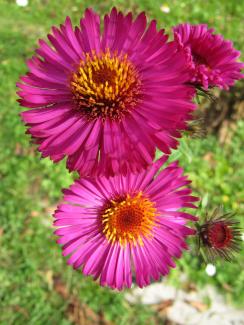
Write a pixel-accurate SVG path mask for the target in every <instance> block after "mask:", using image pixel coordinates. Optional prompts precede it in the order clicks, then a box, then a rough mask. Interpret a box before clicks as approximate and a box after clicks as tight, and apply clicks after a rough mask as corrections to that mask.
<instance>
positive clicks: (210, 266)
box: [205, 263, 216, 276]
mask: <svg viewBox="0 0 244 325" xmlns="http://www.w3.org/2000/svg"><path fill="white" fill-rule="evenodd" d="M205 271H206V273H207V275H208V276H214V275H215V274H216V266H215V265H213V264H210V263H209V264H207V266H206V269H205Z"/></svg>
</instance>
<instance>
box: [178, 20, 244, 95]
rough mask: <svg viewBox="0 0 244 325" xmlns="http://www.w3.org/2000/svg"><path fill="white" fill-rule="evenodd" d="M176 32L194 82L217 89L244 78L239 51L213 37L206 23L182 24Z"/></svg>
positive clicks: (218, 37)
mask: <svg viewBox="0 0 244 325" xmlns="http://www.w3.org/2000/svg"><path fill="white" fill-rule="evenodd" d="M173 31H174V40H175V42H176V43H177V44H178V46H179V49H183V51H184V52H185V55H186V58H187V61H188V69H189V71H191V72H192V78H191V79H190V80H189V81H190V82H191V83H194V84H195V85H197V86H200V87H203V88H204V89H208V88H209V87H214V86H216V87H219V88H224V89H228V88H229V86H232V85H233V84H234V82H235V81H236V80H239V79H241V78H243V74H242V73H241V69H242V68H243V67H244V64H243V63H241V62H238V61H237V59H238V57H239V56H240V52H239V51H237V50H235V49H234V48H233V44H232V42H231V41H226V40H224V39H223V36H222V35H215V34H213V32H214V30H213V29H212V28H211V29H209V28H208V26H207V25H205V24H199V25H190V24H181V25H178V26H176V27H174V28H173Z"/></svg>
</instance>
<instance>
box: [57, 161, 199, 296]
mask: <svg viewBox="0 0 244 325" xmlns="http://www.w3.org/2000/svg"><path fill="white" fill-rule="evenodd" d="M165 160H166V158H164V157H163V158H161V159H160V160H158V161H157V162H156V163H154V164H153V165H152V166H150V168H148V169H147V170H144V171H143V172H141V173H138V174H132V173H131V174H128V175H127V176H122V175H119V176H115V177H110V178H106V177H104V176H100V177H98V178H94V179H92V178H81V179H79V180H77V181H76V182H75V183H74V184H73V185H72V186H71V187H70V188H69V189H68V190H64V201H65V202H63V203H62V204H60V205H59V206H58V209H57V210H56V211H55V215H54V217H55V219H56V220H55V222H54V225H55V226H56V227H58V228H59V229H57V230H56V231H55V234H56V235H58V236H59V237H60V238H59V239H58V243H59V244H61V245H63V255H64V256H67V255H71V256H70V258H69V260H68V264H71V265H73V268H74V269H78V268H81V270H82V273H83V274H84V275H91V276H92V277H93V278H94V279H98V278H100V284H101V285H103V286H105V285H107V286H109V287H111V288H117V289H119V290H121V289H123V288H124V287H131V285H132V276H133V274H135V279H136V283H137V284H138V285H139V286H140V287H144V286H146V285H148V284H149V283H150V282H151V280H152V279H154V280H158V279H159V278H160V276H161V275H166V274H168V273H169V271H170V268H171V267H175V262H174V260H173V258H180V257H181V254H182V250H183V249H187V244H186V242H185V238H186V237H187V236H189V235H193V234H195V230H193V229H191V228H188V227H186V225H185V224H186V222H187V220H193V221H194V220H196V217H194V216H192V215H191V214H189V213H186V212H181V211H179V210H180V209H181V208H184V207H188V208H195V206H194V204H193V203H192V202H194V201H197V200H198V198H196V197H193V196H191V195H190V194H191V190H190V188H187V187H186V185H187V184H189V183H190V182H189V181H188V180H187V178H186V177H185V176H183V170H182V168H180V167H178V165H177V162H174V163H171V164H170V165H169V166H168V167H167V168H165V169H163V170H161V172H160V171H159V170H160V168H161V166H162V164H163V163H164V162H165Z"/></svg>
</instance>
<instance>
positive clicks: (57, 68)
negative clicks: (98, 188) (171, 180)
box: [17, 9, 194, 175]
mask: <svg viewBox="0 0 244 325" xmlns="http://www.w3.org/2000/svg"><path fill="white" fill-rule="evenodd" d="M167 38H168V37H167V35H165V34H164V31H163V30H160V31H157V30H156V22H155V21H152V22H151V23H150V24H149V26H148V27H147V20H146V17H145V15H144V13H142V14H140V15H139V16H138V17H137V18H136V20H135V21H133V20H132V14H131V13H129V14H128V15H126V16H123V14H122V13H121V12H117V10H116V9H113V10H112V11H111V13H110V14H109V15H106V16H105V18H104V27H103V32H101V31H100V18H99V16H98V15H97V14H96V13H94V12H93V11H92V10H90V9H88V10H86V12H85V17H84V18H83V19H81V21H80V28H78V27H76V28H75V29H73V27H72V24H71V21H70V18H69V17H68V18H67V19H66V21H65V24H64V25H61V26H60V29H58V28H56V27H53V28H52V34H49V35H48V39H49V41H50V43H51V44H47V43H46V42H45V41H44V40H40V41H39V44H40V47H39V48H38V49H37V50H36V55H35V56H34V57H33V58H32V59H30V60H29V61H28V63H27V65H28V67H29V72H28V73H27V74H26V75H25V76H23V77H22V78H21V80H22V82H21V83H18V84H17V85H18V87H19V88H20V91H19V92H18V94H19V96H20V97H21V99H20V100H19V102H20V103H21V105H22V106H25V107H29V108H34V109H31V110H28V111H26V112H23V113H22V114H21V115H22V118H23V120H24V122H25V123H26V125H27V126H28V133H30V134H31V135H32V137H33V138H34V139H35V142H36V143H37V144H38V145H39V151H41V152H42V156H43V157H46V156H49V157H50V158H51V159H52V160H53V161H55V162H57V161H59V160H61V159H63V158H64V157H65V156H68V159H67V167H68V168H69V170H71V171H72V170H78V171H79V172H80V174H81V175H95V174H97V173H104V174H107V175H115V174H117V173H124V174H125V173H127V172H129V171H134V172H135V171H141V170H142V169H143V168H145V167H147V166H148V165H149V164H150V163H151V162H152V160H153V159H154V156H155V149H156V147H158V148H159V149H160V150H161V151H163V152H165V153H170V148H175V147H176V145H177V141H176V139H175V138H176V137H179V136H180V134H179V131H178V130H179V129H181V128H184V127H185V121H186V119H187V118H188V116H189V113H190V112H191V111H192V110H193V109H194V105H193V104H192V102H191V97H192V95H193V93H194V89H193V88H190V87H189V86H186V85H185V82H186V81H187V80H188V79H189V76H188V72H187V69H186V68H185V58H184V55H182V54H181V53H178V51H177V46H176V44H172V43H167Z"/></svg>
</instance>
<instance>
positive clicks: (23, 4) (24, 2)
mask: <svg viewBox="0 0 244 325" xmlns="http://www.w3.org/2000/svg"><path fill="white" fill-rule="evenodd" d="M28 2H29V1H28V0H16V4H17V5H18V6H20V7H26V6H27V5H28Z"/></svg>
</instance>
